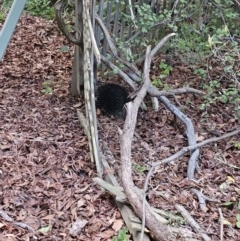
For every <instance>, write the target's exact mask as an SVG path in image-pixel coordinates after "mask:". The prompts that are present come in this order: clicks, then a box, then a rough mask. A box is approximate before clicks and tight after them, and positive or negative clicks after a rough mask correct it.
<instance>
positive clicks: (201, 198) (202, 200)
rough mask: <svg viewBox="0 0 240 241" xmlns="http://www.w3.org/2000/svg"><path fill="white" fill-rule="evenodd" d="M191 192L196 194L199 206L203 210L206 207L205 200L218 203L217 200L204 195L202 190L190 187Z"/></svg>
mask: <svg viewBox="0 0 240 241" xmlns="http://www.w3.org/2000/svg"><path fill="white" fill-rule="evenodd" d="M191 192H192V193H194V194H195V195H196V196H197V198H198V202H199V205H200V208H201V209H202V211H204V212H205V211H206V208H207V207H206V201H209V202H217V203H220V201H219V200H216V199H212V198H209V197H206V196H205V195H204V194H203V193H202V192H200V191H198V190H197V189H194V188H192V189H191Z"/></svg>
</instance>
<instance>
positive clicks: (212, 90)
mask: <svg viewBox="0 0 240 241" xmlns="http://www.w3.org/2000/svg"><path fill="white" fill-rule="evenodd" d="M203 89H204V90H205V91H206V92H207V94H206V95H205V96H204V102H203V104H201V106H200V109H202V110H204V109H206V108H207V107H209V106H210V105H211V104H217V103H220V102H221V103H224V104H232V105H233V106H234V109H235V112H236V115H235V118H236V119H238V118H239V117H240V95H239V90H238V89H237V87H236V86H235V85H233V84H232V85H229V87H228V88H224V87H223V86H222V84H221V83H220V82H219V81H218V80H211V81H209V82H208V83H207V84H204V85H203Z"/></svg>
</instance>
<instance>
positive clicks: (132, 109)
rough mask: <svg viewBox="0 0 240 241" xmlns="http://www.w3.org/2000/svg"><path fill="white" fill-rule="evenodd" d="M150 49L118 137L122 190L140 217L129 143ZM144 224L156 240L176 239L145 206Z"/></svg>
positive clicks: (141, 95) (146, 72) (145, 79)
mask: <svg viewBox="0 0 240 241" xmlns="http://www.w3.org/2000/svg"><path fill="white" fill-rule="evenodd" d="M150 62H151V51H150V47H148V48H147V51H146V58H145V63H144V73H143V80H144V83H143V86H142V88H141V89H140V90H139V92H138V95H137V96H136V98H135V99H134V101H133V102H130V103H128V104H127V117H126V120H125V123H124V129H123V133H122V135H121V138H120V144H121V169H122V184H123V188H124V191H125V193H126V195H127V197H128V200H129V202H130V203H131V206H132V207H133V209H134V211H135V213H136V214H137V216H138V217H139V218H141V217H142V214H143V213H142V202H143V199H142V198H141V197H140V195H138V193H137V191H136V189H135V186H134V183H133V180H132V165H131V144H132V139H133V134H134V129H135V126H136V120H137V112H138V109H139V106H140V104H141V102H142V100H143V98H144V96H145V95H146V92H147V89H148V86H149V83H150V80H149V71H150ZM146 226H147V227H148V228H149V229H150V230H151V231H152V233H153V235H154V236H155V238H156V240H158V241H170V240H171V241H174V240H176V239H175V238H174V236H173V234H172V233H171V232H170V230H169V229H168V228H167V226H164V225H163V224H161V223H160V222H158V220H157V219H156V217H155V216H154V215H153V214H152V212H151V211H150V209H149V208H148V207H147V206H146Z"/></svg>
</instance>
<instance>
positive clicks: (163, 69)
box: [152, 62, 172, 90]
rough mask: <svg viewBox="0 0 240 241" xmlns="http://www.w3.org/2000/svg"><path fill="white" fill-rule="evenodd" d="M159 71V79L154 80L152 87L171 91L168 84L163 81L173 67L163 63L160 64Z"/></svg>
mask: <svg viewBox="0 0 240 241" xmlns="http://www.w3.org/2000/svg"><path fill="white" fill-rule="evenodd" d="M159 70H160V75H159V79H154V80H153V81H152V85H154V86H155V87H161V89H163V90H169V89H170V87H169V85H168V84H167V83H164V81H163V79H164V78H166V77H167V76H168V75H169V74H170V72H171V70H172V67H171V66H169V65H167V64H166V63H164V62H161V63H160V64H159Z"/></svg>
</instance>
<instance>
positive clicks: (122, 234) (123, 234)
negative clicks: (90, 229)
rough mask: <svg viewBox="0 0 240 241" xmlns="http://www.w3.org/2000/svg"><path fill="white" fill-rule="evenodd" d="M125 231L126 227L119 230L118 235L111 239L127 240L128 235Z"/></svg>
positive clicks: (114, 240)
mask: <svg viewBox="0 0 240 241" xmlns="http://www.w3.org/2000/svg"><path fill="white" fill-rule="evenodd" d="M127 232H128V230H127V228H124V229H121V230H119V232H118V235H117V236H116V237H114V238H113V240H112V241H128V240H129V237H130V236H129V235H127Z"/></svg>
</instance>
